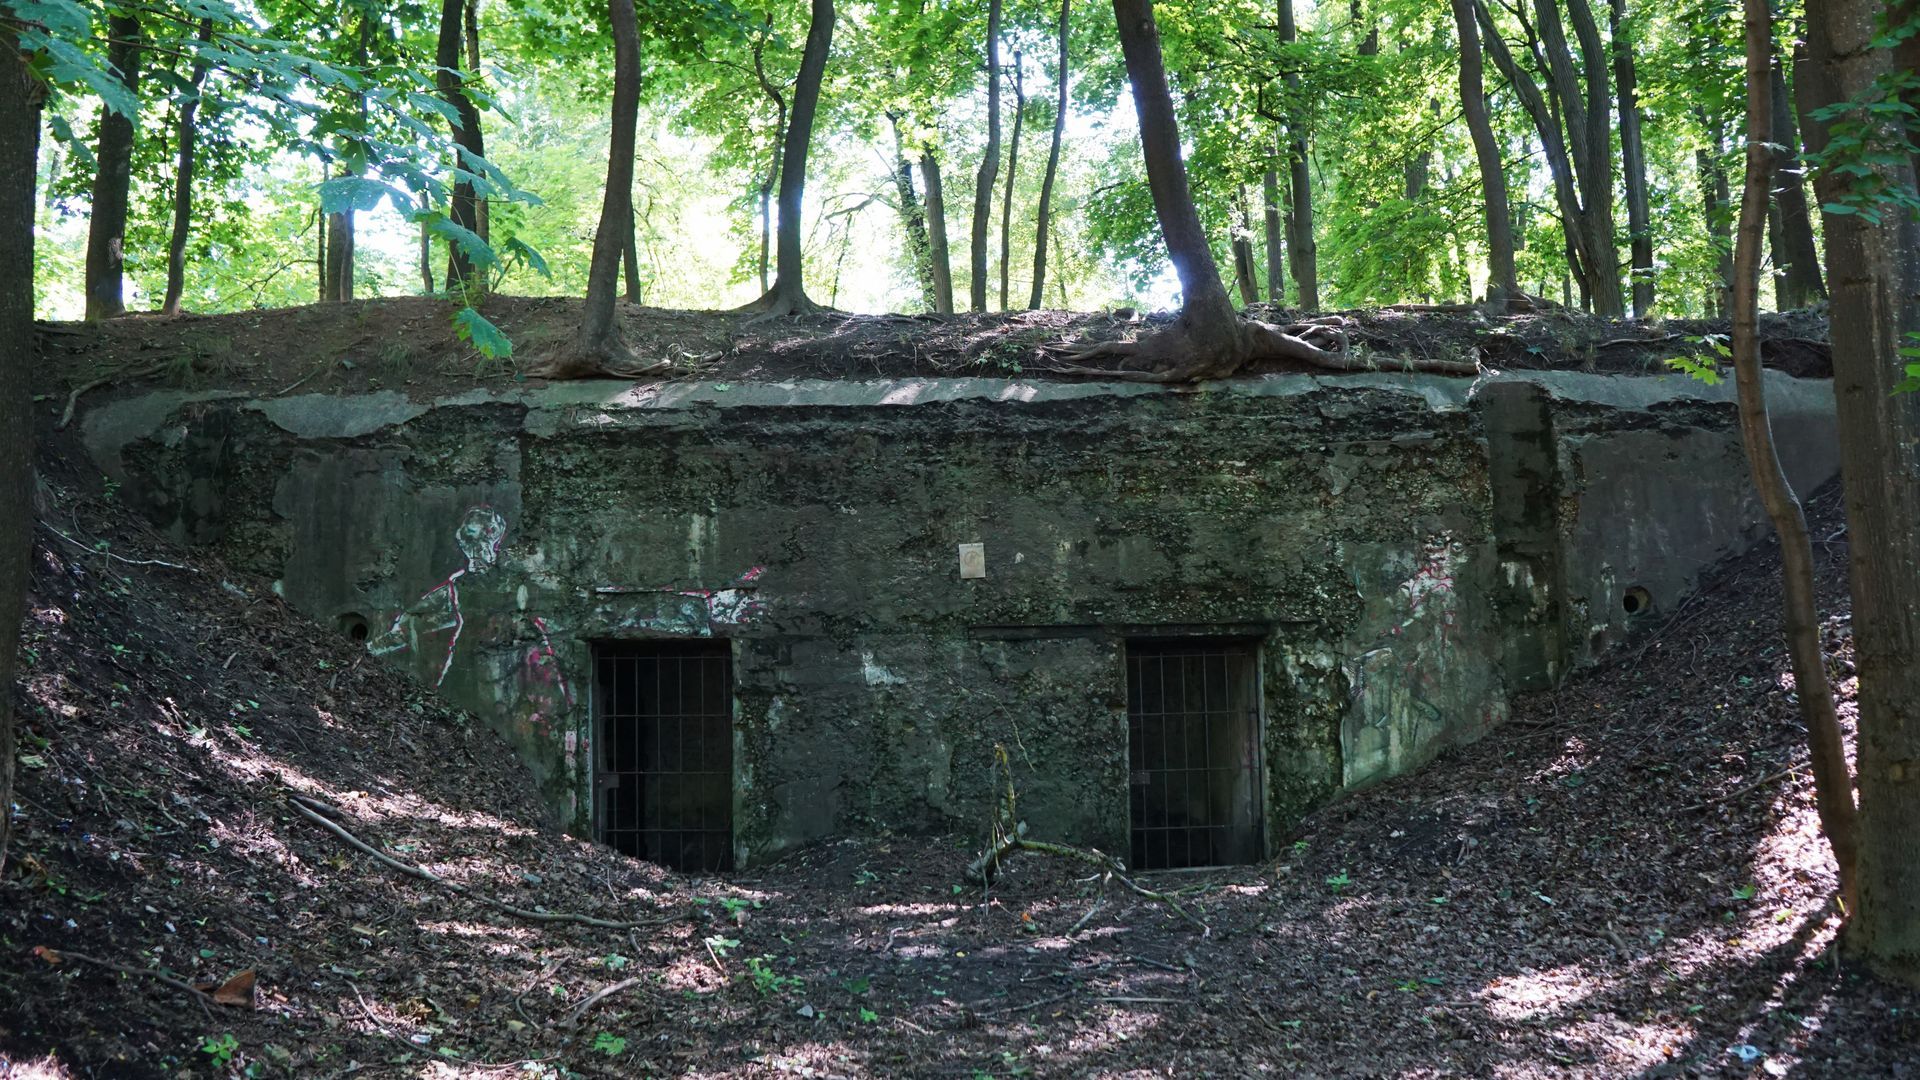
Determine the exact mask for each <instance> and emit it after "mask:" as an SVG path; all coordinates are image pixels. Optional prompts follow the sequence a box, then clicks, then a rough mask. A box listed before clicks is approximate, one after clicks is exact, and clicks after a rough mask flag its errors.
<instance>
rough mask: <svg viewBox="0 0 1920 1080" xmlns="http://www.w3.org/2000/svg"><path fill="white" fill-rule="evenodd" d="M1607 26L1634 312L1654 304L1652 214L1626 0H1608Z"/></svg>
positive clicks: (1636, 314) (1642, 311)
mask: <svg viewBox="0 0 1920 1080" xmlns="http://www.w3.org/2000/svg"><path fill="white" fill-rule="evenodd" d="M1607 23H1608V29H1609V30H1610V32H1611V33H1612V35H1613V80H1614V89H1615V91H1616V92H1617V93H1618V94H1619V101H1620V169H1621V172H1622V173H1623V174H1624V175H1625V177H1626V188H1627V234H1628V237H1629V244H1630V262H1631V267H1630V268H1629V269H1628V271H1627V280H1628V281H1629V282H1631V283H1632V286H1633V317H1634V318H1636V319H1644V318H1646V317H1647V313H1648V312H1649V311H1651V310H1652V309H1653V219H1652V211H1651V209H1650V207H1649V205H1648V202H1649V200H1648V192H1647V151H1646V145H1645V142H1644V141H1643V140H1642V139H1641V137H1640V99H1639V87H1638V84H1637V80H1636V78H1635V74H1634V67H1633V38H1632V35H1631V34H1630V33H1629V32H1628V29H1627V4H1626V0H1610V2H1609V4H1608V7H1607Z"/></svg>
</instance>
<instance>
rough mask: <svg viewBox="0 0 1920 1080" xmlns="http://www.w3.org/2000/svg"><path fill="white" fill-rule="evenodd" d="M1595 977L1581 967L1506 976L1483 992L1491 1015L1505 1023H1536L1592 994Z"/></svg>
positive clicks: (1488, 985) (1579, 965)
mask: <svg viewBox="0 0 1920 1080" xmlns="http://www.w3.org/2000/svg"><path fill="white" fill-rule="evenodd" d="M1593 984H1594V977H1593V976H1592V975H1591V974H1589V973H1588V972H1587V970H1586V967H1585V966H1584V965H1581V964H1568V965H1566V966H1564V967H1557V968H1554V969H1552V970H1550V971H1539V972H1522V973H1520V974H1516V975H1502V976H1500V977H1499V978H1497V979H1494V980H1493V981H1492V982H1490V983H1488V984H1487V985H1486V987H1485V988H1484V989H1482V990H1481V991H1480V995H1479V996H1480V998H1481V1000H1482V1001H1484V1002H1485V1003H1486V1007H1487V1012H1488V1013H1489V1014H1491V1015H1493V1016H1495V1017H1498V1018H1499V1019H1501V1020H1508V1021H1513V1020H1532V1019H1535V1018H1538V1017H1544V1016H1549V1015H1552V1014H1554V1013H1558V1012H1560V1011H1561V1010H1563V1009H1566V1008H1568V1007H1569V1006H1572V1005H1576V1004H1578V1003H1580V1002H1582V1001H1585V1000H1586V999H1587V998H1588V997H1589V996H1591V994H1592V988H1593Z"/></svg>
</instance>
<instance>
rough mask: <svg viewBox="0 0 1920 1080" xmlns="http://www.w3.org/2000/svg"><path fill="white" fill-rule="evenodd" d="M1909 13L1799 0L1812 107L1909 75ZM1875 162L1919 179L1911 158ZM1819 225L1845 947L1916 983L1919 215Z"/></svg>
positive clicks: (1829, 218) (1820, 140) (1870, 0)
mask: <svg viewBox="0 0 1920 1080" xmlns="http://www.w3.org/2000/svg"><path fill="white" fill-rule="evenodd" d="M1912 11H1913V8H1912V5H1911V3H1905V4H1900V5H1896V6H1895V7H1893V8H1891V9H1889V8H1886V7H1885V6H1884V5H1883V4H1882V3H1881V2H1880V0H1808V3H1807V58H1808V60H1809V61H1810V62H1809V63H1806V64H1803V65H1801V66H1800V67H1799V68H1798V69H1797V70H1796V71H1795V72H1794V78H1795V81H1796V82H1797V83H1799V84H1800V90H1801V93H1802V95H1803V99H1802V100H1803V104H1804V105H1805V107H1806V109H1807V111H1808V112H1811V111H1813V110H1814V109H1818V108H1821V107H1824V106H1831V105H1835V104H1838V103H1841V102H1844V101H1847V100H1849V99H1851V98H1854V97H1856V96H1857V95H1861V94H1864V93H1866V92H1867V91H1868V90H1869V88H1871V87H1872V86H1874V84H1875V82H1876V80H1881V79H1885V78H1887V77H1888V76H1889V75H1890V74H1891V73H1895V72H1900V71H1905V70H1911V68H1910V67H1909V66H1908V65H1909V64H1910V63H1912V60H1910V59H1907V58H1902V57H1900V56H1899V55H1898V54H1890V52H1889V50H1887V49H1884V48H1875V47H1873V44H1872V42H1873V38H1874V36H1875V34H1876V32H1877V30H1878V28H1879V25H1880V19H1881V18H1882V16H1883V14H1884V15H1886V16H1887V17H1889V18H1890V19H1891V20H1895V21H1897V20H1898V19H1900V18H1901V17H1902V16H1903V15H1906V16H1907V17H1910V13H1911V12H1912ZM1903 47H1904V48H1907V49H1909V50H1911V49H1912V48H1913V47H1914V42H1913V39H1908V41H1907V42H1906V44H1905V45H1904V46H1903ZM1801 121H1802V128H1803V130H1804V131H1805V133H1806V136H1807V147H1808V149H1809V150H1810V151H1813V152H1816V153H1817V152H1819V151H1822V150H1824V149H1826V147H1827V142H1828V137H1829V136H1828V132H1827V129H1826V125H1825V124H1824V123H1822V122H1818V121H1814V120H1811V119H1809V118H1808V116H1807V115H1806V114H1805V113H1803V114H1802V118H1801ZM1878 171H1879V172H1880V177H1881V179H1883V180H1885V181H1886V182H1888V183H1889V184H1893V185H1898V186H1901V187H1904V188H1905V189H1906V190H1907V191H1909V192H1911V191H1913V190H1914V187H1915V181H1916V177H1915V166H1914V165H1913V164H1912V163H1910V162H1909V163H1908V164H1907V165H1906V166H1905V167H1901V166H1900V165H1898V164H1896V163H1894V162H1885V163H1882V164H1881V165H1880V166H1879V169H1878ZM1850 183H1851V178H1849V177H1846V176H1841V175H1836V174H1834V173H1831V172H1828V173H1823V174H1822V175H1820V176H1819V177H1818V178H1817V180H1816V181H1815V186H1816V188H1817V190H1818V192H1819V194H1820V198H1821V201H1822V202H1823V203H1824V204H1826V205H1833V204H1835V203H1838V202H1840V201H1841V200H1842V199H1844V198H1845V197H1846V195H1847V193H1848V192H1847V188H1848V187H1849V185H1850ZM1824 224H1825V230H1826V243H1827V283H1828V286H1829V288H1830V289H1831V290H1832V295H1831V299H1830V301H1829V303H1828V313H1829V317H1830V323H1831V326H1830V333H1831V335H1832V340H1833V376H1834V378H1833V382H1834V387H1833V391H1834V398H1835V400H1836V402H1837V404H1838V406H1839V421H1840V462H1841V472H1842V475H1843V476H1844V477H1845V478H1846V500H1847V532H1848V540H1849V548H1850V551H1851V559H1850V564H1851V565H1850V570H1851V578H1852V581H1851V584H1852V591H1853V641H1854V660H1855V663H1856V665H1857V672H1858V675H1859V680H1860V692H1859V698H1858V707H1859V714H1860V720H1859V746H1858V751H1859V781H1860V818H1859V875H1858V879H1859V885H1860V902H1859V905H1858V907H1856V908H1855V909H1854V911H1853V918H1852V919H1851V920H1850V922H1849V926H1848V930H1847V944H1848V946H1849V948H1850V950H1851V951H1853V952H1855V953H1856V954H1857V955H1859V956H1860V957H1862V958H1863V959H1864V960H1865V961H1866V962H1867V964H1868V965H1869V966H1871V967H1872V968H1873V969H1874V970H1875V971H1877V972H1879V973H1880V974H1881V975H1883V976H1885V977H1887V978H1892V979H1898V980H1901V981H1904V982H1906V983H1908V984H1911V985H1920V531H1916V529H1915V527H1914V523H1915V522H1920V393H1911V392H1909V393H1898V392H1896V391H1895V389H1894V387H1895V385H1896V384H1897V383H1898V382H1899V381H1900V379H1901V377H1902V375H1903V372H1904V368H1905V365H1907V364H1911V363H1913V360H1912V359H1911V358H1909V357H1903V356H1901V355H1900V354H1899V350H1900V349H1901V348H1903V347H1908V346H1911V345H1912V344H1914V341H1913V339H1912V338H1911V337H1908V336H1907V335H1911V334H1914V333H1916V332H1920V300H1916V297H1920V222H1916V220H1915V219H1914V217H1913V215H1911V214H1908V213H1905V212H1903V211H1901V210H1900V209H1899V208H1897V207H1885V208H1882V209H1881V211H1880V213H1879V215H1878V220H1873V219H1870V218H1868V217H1867V216H1866V215H1863V214H1834V213H1828V214H1826V215H1825V218H1824Z"/></svg>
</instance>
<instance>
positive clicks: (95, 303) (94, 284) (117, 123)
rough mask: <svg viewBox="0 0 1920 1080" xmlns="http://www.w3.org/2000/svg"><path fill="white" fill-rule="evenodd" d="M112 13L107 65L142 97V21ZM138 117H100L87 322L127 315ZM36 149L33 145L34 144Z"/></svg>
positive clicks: (108, 113) (109, 112) (89, 229)
mask: <svg viewBox="0 0 1920 1080" xmlns="http://www.w3.org/2000/svg"><path fill="white" fill-rule="evenodd" d="M126 11H127V12H128V13H127V14H122V13H120V12H119V10H118V9H115V10H114V11H113V12H112V13H109V14H108V16H107V34H108V40H107V63H108V64H109V65H111V66H112V67H113V68H114V70H116V71H118V72H119V73H120V81H121V82H122V83H123V84H125V86H126V88H127V93H128V94H129V95H132V96H134V97H136V99H137V97H138V95H139V91H140V47H141V32H140V20H139V18H138V17H137V16H135V15H133V14H131V12H132V11H133V9H132V8H128V9H126ZM136 119H137V118H136V117H132V116H122V115H120V114H119V113H117V112H114V111H112V110H111V109H108V110H103V112H102V114H101V116H100V149H99V152H98V153H96V154H95V155H94V158H95V160H96V161H97V162H98V171H97V172H95V174H94V178H93V203H92V207H91V213H90V217H89V220H88V222H87V256H86V278H87V279H86V287H87V319H88V320H89V321H91V320H94V319H115V318H119V317H120V316H122V315H125V314H126V313H127V302H126V280H125V277H124V275H123V274H122V267H123V265H124V264H125V262H126V239H127V203H128V198H129V188H130V186H131V185H132V182H133V136H134V121H135V120H136ZM36 145H37V144H36Z"/></svg>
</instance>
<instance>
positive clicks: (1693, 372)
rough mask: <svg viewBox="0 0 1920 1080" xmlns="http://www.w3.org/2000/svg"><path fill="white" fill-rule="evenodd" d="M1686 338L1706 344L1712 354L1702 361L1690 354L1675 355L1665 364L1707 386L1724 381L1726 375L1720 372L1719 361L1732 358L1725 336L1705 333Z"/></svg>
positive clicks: (1731, 351)
mask: <svg viewBox="0 0 1920 1080" xmlns="http://www.w3.org/2000/svg"><path fill="white" fill-rule="evenodd" d="M1688 340H1690V341H1692V342H1694V343H1695V344H1698V345H1704V346H1706V347H1707V350H1708V351H1709V352H1711V353H1712V354H1713V355H1712V356H1710V357H1708V358H1707V359H1706V361H1704V362H1702V361H1700V360H1697V359H1695V358H1693V357H1691V356H1675V357H1673V358H1671V359H1669V360H1667V361H1666V365H1667V366H1668V367H1670V368H1672V369H1674V370H1675V371H1678V372H1680V373H1681V374H1683V375H1686V376H1687V377H1688V378H1691V379H1697V380H1699V381H1700V382H1702V383H1705V384H1706V385H1708V386H1718V385H1720V384H1721V383H1722V382H1725V381H1726V376H1724V375H1722V374H1720V361H1722V360H1731V359H1732V358H1733V350H1732V349H1731V348H1729V347H1728V346H1727V339H1726V337H1725V336H1724V335H1721V334H1705V335H1702V336H1700V337H1697V338H1689V339H1688Z"/></svg>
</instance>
